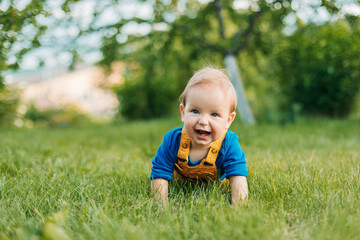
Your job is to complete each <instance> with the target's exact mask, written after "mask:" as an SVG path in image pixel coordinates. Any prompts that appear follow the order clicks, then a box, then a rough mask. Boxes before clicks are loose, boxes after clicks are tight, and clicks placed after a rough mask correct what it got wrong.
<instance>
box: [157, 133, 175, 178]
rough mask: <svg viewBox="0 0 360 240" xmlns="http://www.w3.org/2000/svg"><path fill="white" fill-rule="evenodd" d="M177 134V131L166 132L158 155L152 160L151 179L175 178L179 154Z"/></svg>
mask: <svg viewBox="0 0 360 240" xmlns="http://www.w3.org/2000/svg"><path fill="white" fill-rule="evenodd" d="M176 135H177V134H176V132H175V131H170V132H168V133H166V134H165V136H164V139H163V142H162V144H161V145H160V147H159V148H158V151H157V153H156V156H155V157H154V158H153V159H152V161H151V162H152V165H153V167H152V168H151V175H150V179H154V178H163V179H166V180H170V181H172V180H173V174H174V164H175V162H176V155H177V151H176ZM178 145H179V144H178Z"/></svg>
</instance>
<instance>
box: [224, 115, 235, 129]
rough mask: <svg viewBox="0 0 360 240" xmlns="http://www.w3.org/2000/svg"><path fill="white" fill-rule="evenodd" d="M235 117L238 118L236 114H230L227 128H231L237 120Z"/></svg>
mask: <svg viewBox="0 0 360 240" xmlns="http://www.w3.org/2000/svg"><path fill="white" fill-rule="evenodd" d="M235 116H236V112H232V113H230V114H229V117H228V119H227V122H226V128H229V127H230V125H231V123H232V122H233V121H234V119H235Z"/></svg>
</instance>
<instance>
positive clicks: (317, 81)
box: [275, 17, 360, 117]
mask: <svg viewBox="0 0 360 240" xmlns="http://www.w3.org/2000/svg"><path fill="white" fill-rule="evenodd" d="M348 20H349V21H344V20H338V21H337V22H332V23H326V24H324V25H320V26H318V25H315V24H310V25H305V26H303V27H301V28H299V29H298V30H297V31H296V32H295V33H294V34H293V35H292V36H289V37H288V38H285V39H284V40H283V41H281V42H280V43H279V44H281V45H280V46H281V48H280V49H281V50H280V49H278V51H277V52H276V54H275V57H276V62H277V63H278V64H277V66H278V71H276V74H277V76H278V77H279V80H280V84H279V86H280V87H281V89H282V93H283V95H284V100H285V101H283V106H284V107H285V108H286V109H291V108H293V107H294V106H298V108H300V109H301V111H302V112H303V113H305V114H315V115H325V116H330V117H346V116H348V115H349V113H350V111H351V109H352V107H353V106H354V104H355V101H356V96H357V94H358V92H359V87H360V62H359V56H360V31H359V30H360V29H359V23H360V19H359V17H357V18H354V17H349V18H348ZM349 22H350V23H351V25H352V27H351V26H350V23H349Z"/></svg>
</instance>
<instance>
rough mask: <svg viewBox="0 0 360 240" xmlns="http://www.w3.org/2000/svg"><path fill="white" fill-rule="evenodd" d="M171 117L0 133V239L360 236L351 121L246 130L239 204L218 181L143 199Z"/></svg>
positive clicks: (356, 124) (356, 133)
mask: <svg viewBox="0 0 360 240" xmlns="http://www.w3.org/2000/svg"><path fill="white" fill-rule="evenodd" d="M179 124H180V121H178V120H157V121H151V122H134V123H121V124H119V125H110V126H83V127H71V128H54V129H46V128H42V129H5V128H1V129H0V173H1V177H0V239H7V238H8V239H245V238H246V239H360V228H359V226H360V167H359V165H360V147H359V146H360V121H359V120H350V121H329V120H323V119H318V120H303V121H300V122H298V123H296V124H289V125H286V126H279V125H264V124H259V125H256V126H244V125H241V124H239V123H238V122H237V123H235V124H234V125H233V126H232V128H231V129H232V130H233V131H234V132H236V133H237V134H238V135H239V137H240V143H241V146H242V148H243V150H244V151H245V153H246V156H247V161H248V168H249V178H248V182H249V192H250V195H249V202H248V205H247V206H241V207H240V208H238V209H236V210H234V209H233V208H232V207H231V206H230V203H229V201H230V200H229V199H230V194H229V189H228V188H226V187H224V186H221V185H217V184H215V185H213V186H203V187H196V188H193V189H188V188H183V187H181V186H180V185H178V184H172V185H170V200H169V201H170V203H169V205H168V207H166V208H163V207H161V206H160V205H159V204H158V203H157V202H154V201H153V200H152V195H151V193H150V191H149V185H150V181H149V179H148V176H149V174H150V169H151V158H152V157H153V156H154V154H155V153H156V150H157V148H158V146H159V144H160V143H161V141H162V137H163V135H164V133H165V132H166V131H168V130H170V129H171V128H173V127H176V126H178V125H179Z"/></svg>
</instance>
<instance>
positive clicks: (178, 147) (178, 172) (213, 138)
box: [150, 68, 248, 206]
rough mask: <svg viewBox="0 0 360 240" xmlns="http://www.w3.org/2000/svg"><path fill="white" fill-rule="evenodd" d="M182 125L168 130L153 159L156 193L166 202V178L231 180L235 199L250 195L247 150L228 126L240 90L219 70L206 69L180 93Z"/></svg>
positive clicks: (236, 201)
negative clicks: (236, 90)
mask: <svg viewBox="0 0 360 240" xmlns="http://www.w3.org/2000/svg"><path fill="white" fill-rule="evenodd" d="M180 99H181V104H180V112H181V120H182V121H183V123H184V126H183V127H178V128H175V129H173V130H171V131H169V132H168V133H166V134H165V136H164V140H163V143H162V144H161V145H160V147H159V149H158V151H157V154H156V156H155V157H154V158H153V159H152V164H153V167H152V171H151V176H150V179H151V180H152V181H151V189H152V191H153V192H154V193H155V197H156V198H157V199H159V200H161V201H162V202H163V203H164V204H166V203H167V200H168V181H171V180H173V179H174V178H177V179H181V180H185V181H219V180H220V181H222V180H224V179H225V178H226V179H229V180H230V185H231V203H232V205H233V206H236V205H237V204H238V203H239V202H241V200H246V199H247V195H248V186H247V180H246V178H247V176H248V171H247V168H246V160H245V154H244V152H243V151H242V150H241V148H240V145H239V142H238V136H237V135H236V134H235V133H233V132H231V131H230V130H228V129H229V127H230V125H231V123H232V122H233V121H234V118H235V115H236V113H235V109H236V102H237V99H236V93H235V90H234V87H233V85H232V84H231V82H230V80H229V78H228V77H227V76H226V75H225V74H224V73H223V72H222V71H220V70H218V69H214V68H203V69H201V70H199V71H198V72H196V73H195V74H194V75H193V77H192V78H191V79H190V80H189V82H188V84H187V86H186V87H185V90H184V92H183V93H182V94H181V96H180Z"/></svg>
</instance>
